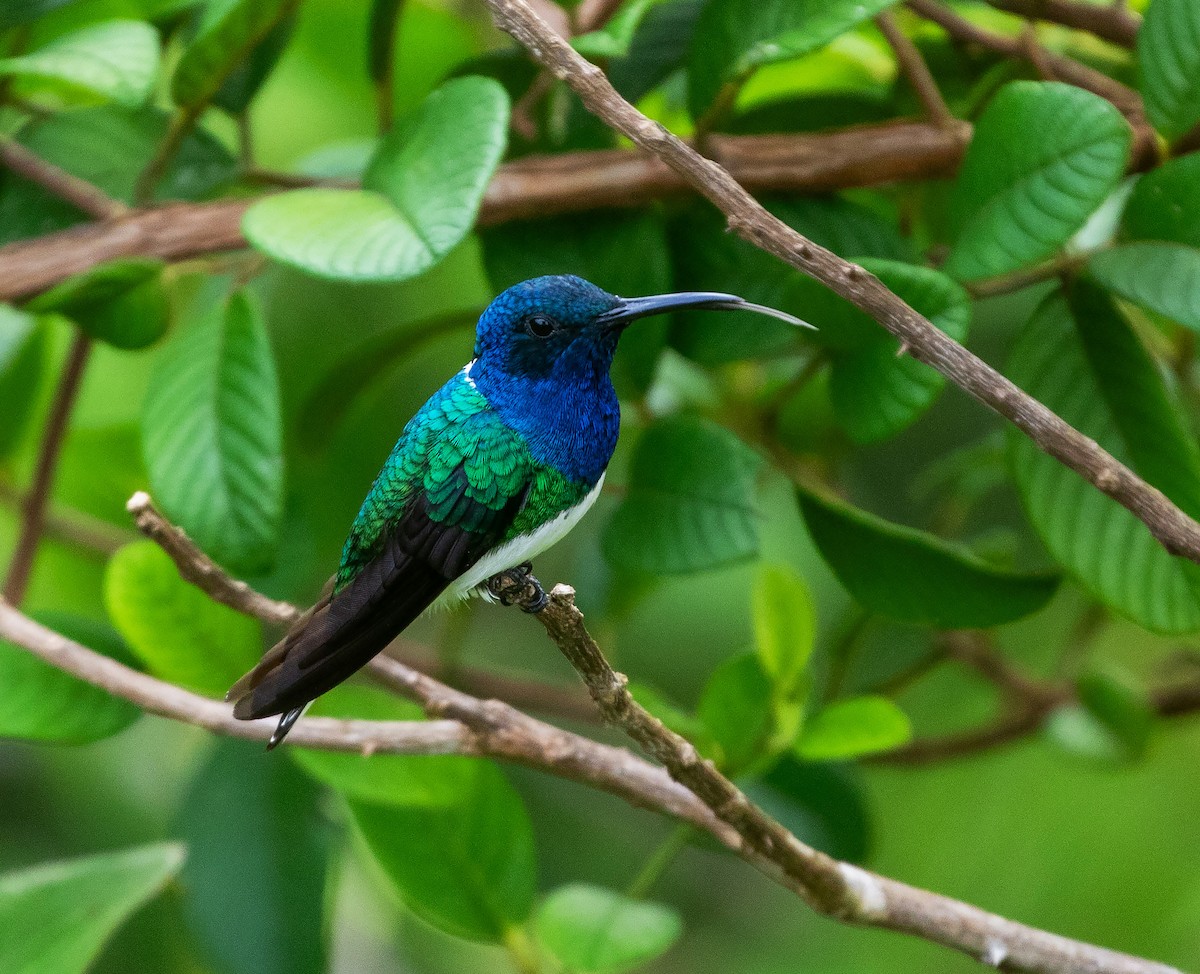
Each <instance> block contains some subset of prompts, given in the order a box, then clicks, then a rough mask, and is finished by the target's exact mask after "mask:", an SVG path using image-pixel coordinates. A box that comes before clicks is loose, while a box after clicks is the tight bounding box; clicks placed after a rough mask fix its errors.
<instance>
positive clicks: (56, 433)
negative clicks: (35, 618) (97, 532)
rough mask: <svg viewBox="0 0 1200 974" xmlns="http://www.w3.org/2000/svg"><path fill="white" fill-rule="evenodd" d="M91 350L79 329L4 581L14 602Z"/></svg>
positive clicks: (20, 594) (25, 579)
mask: <svg viewBox="0 0 1200 974" xmlns="http://www.w3.org/2000/svg"><path fill="white" fill-rule="evenodd" d="M91 350H92V340H91V339H90V338H89V337H88V336H87V335H85V334H83V332H81V331H76V332H75V337H74V338H73V339H72V340H71V348H70V350H69V351H68V352H67V361H66V364H65V365H64V367H63V374H62V378H61V379H59V382H58V389H57V390H56V391H55V393H54V401H53V402H52V403H51V405H50V415H49V417H47V419H46V429H45V431H44V432H43V433H42V442H41V446H40V447H39V448H38V457H37V466H36V467H35V468H34V472H33V483H32V484H31V485H30V487H29V493H28V494H27V495H26V498H25V506H24V511H23V512H22V515H23V516H22V520H21V533H20V535H19V536H18V537H17V546H16V548H15V549H14V551H13V556H12V561H11V562H9V566H8V577H7V578H6V579H5V581H4V598H5V599H7V600H8V601H9V602H11V603H12V604H13V605H20V604H21V602H22V600H23V599H24V598H25V589H26V587H27V586H28V585H29V575H30V572H31V571H32V570H33V562H34V559H35V558H36V557H37V549H38V542H40V541H41V538H42V529H43V528H44V527H45V523H46V508H47V506H48V505H49V503H50V491H51V489H52V488H53V486H54V472H55V470H56V469H57V467H58V457H59V454H60V453H61V452H62V445H63V438H64V437H65V436H66V433H67V423H68V422H69V420H70V418H71V409H72V408H73V407H74V405H75V399H76V397H77V396H78V395H79V386H80V384H81V383H82V381H83V372H84V369H85V368H86V367H87V360H88V355H89V354H90V353H91Z"/></svg>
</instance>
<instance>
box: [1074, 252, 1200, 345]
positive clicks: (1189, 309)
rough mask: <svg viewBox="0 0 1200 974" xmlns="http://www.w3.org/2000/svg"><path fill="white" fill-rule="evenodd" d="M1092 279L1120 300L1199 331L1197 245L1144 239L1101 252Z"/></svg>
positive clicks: (1199, 263) (1091, 264) (1093, 261)
mask: <svg viewBox="0 0 1200 974" xmlns="http://www.w3.org/2000/svg"><path fill="white" fill-rule="evenodd" d="M1088 272H1089V273H1090V274H1091V276H1092V277H1093V278H1095V279H1096V280H1097V281H1099V282H1100V283H1101V284H1103V285H1104V286H1105V287H1107V288H1108V289H1109V290H1112V291H1115V292H1116V293H1117V294H1119V295H1121V297H1123V298H1127V299H1128V300H1130V301H1132V302H1134V304H1140V305H1141V306H1142V307H1143V308H1149V309H1150V310H1151V311H1157V312H1158V313H1159V314H1161V315H1165V316H1166V317H1168V318H1171V319H1172V320H1174V321H1178V322H1179V323H1180V324H1181V325H1186V326H1187V327H1188V328H1191V329H1193V330H1195V331H1200V246H1188V245H1187V244H1181V243H1171V242H1168V241H1159V240H1144V241H1137V242H1135V243H1127V244H1122V245H1121V246H1119V247H1114V248H1113V249H1112V250H1105V251H1101V252H1100V253H1098V254H1096V255H1095V256H1094V257H1093V258H1092V259H1091V261H1089V263H1088Z"/></svg>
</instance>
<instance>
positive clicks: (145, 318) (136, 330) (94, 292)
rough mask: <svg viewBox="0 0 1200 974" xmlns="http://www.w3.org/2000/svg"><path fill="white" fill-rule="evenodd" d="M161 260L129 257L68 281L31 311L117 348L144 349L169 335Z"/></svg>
mask: <svg viewBox="0 0 1200 974" xmlns="http://www.w3.org/2000/svg"><path fill="white" fill-rule="evenodd" d="M165 266H166V265H165V264H164V263H163V262H162V261H160V260H150V259H148V258H140V257H129V258H125V259H123V260H114V261H110V262H109V263H107V264H101V265H99V266H98V267H93V268H92V269H91V270H89V271H85V272H84V273H82V274H77V275H76V276H75V277H71V278H68V279H67V280H65V281H63V282H62V283H61V284H58V285H56V286H55V287H53V288H51V289H50V290H49V291H47V292H45V293H44V294H41V295H39V296H38V297H36V298H35V299H34V300H32V301H30V302H29V304H28V305H27V307H28V308H29V310H31V311H37V312H42V313H46V312H56V313H57V314H61V315H64V316H65V317H67V318H70V319H71V320H72V321H73V322H75V324H77V325H78V326H79V327H80V328H81V329H82V330H83V331H84V332H86V333H87V334H88V335H90V336H91V337H92V338H95V339H98V340H99V341H102V342H107V343H108V344H109V345H112V346H113V347H115V348H124V349H137V348H145V347H146V346H147V345H152V344H154V342H156V341H158V339H160V338H161V337H162V336H163V334H164V333H165V332H166V330H167V324H168V323H169V320H170V311H171V309H170V302H169V300H168V299H167V292H166V290H165V288H164V287H163V280H162V271H163V268H164V267H165Z"/></svg>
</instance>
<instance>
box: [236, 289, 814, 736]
mask: <svg viewBox="0 0 1200 974" xmlns="http://www.w3.org/2000/svg"><path fill="white" fill-rule="evenodd" d="M684 309H708V310H716V311H753V312H757V313H759V314H765V315H770V316H772V317H775V318H781V319H783V320H785V321H787V322H789V323H791V324H794V325H800V326H804V327H812V326H811V325H807V324H806V323H805V322H803V321H800V320H799V319H797V318H793V317H792V316H791V315H788V314H785V313H784V312H781V311H777V310H775V309H773V308H768V307H763V306H762V305H757V304H751V303H749V302H747V301H745V300H744V299H742V298H739V297H737V296H736V295H732V294H722V293H718V292H707V291H687V292H681V293H673V294H657V295H653V296H650V297H641V298H621V297H617V296H616V295H615V294H610V293H609V292H607V291H605V290H603V289H601V288H599V287H597V286H596V285H594V284H591V283H589V282H588V281H585V280H583V279H582V278H580V277H575V276H573V275H554V276H547V277H537V278H533V279H532V280H528V281H524V282H522V283H520V284H516V285H514V286H512V287H510V288H508V290H506V291H504V292H503V293H501V294H500V295H499V296H498V297H497V298H495V300H493V301H492V303H491V304H490V305H488V307H487V308H486V310H485V311H484V312H483V314H482V315H481V316H480V318H479V323H478V327H477V329H476V337H475V353H474V357H473V358H472V359H471V361H470V362H468V363H467V365H466V366H465V367H464V368H463V369H462V370H461V371H459V372H458V373H457V374H455V375H454V376H453V377H452V378H451V379H450V380H449V381H448V382H447V383H446V384H445V385H443V386H442V387H441V388H440V389H439V390H438V391H437V392H435V393H434V394H433V395H432V396H431V397H430V398H429V400H428V401H427V402H426V403H425V405H424V406H422V407H421V408H420V409H419V410H418V411H417V413H416V415H414V416H413V418H412V419H411V420H410V421H409V422H408V424H407V425H406V426H405V427H404V430H403V432H402V433H401V434H400V439H399V440H398V441H397V443H396V445H395V447H394V448H393V450H392V452H391V454H390V455H389V456H388V458H387V460H386V461H385V463H384V465H383V469H382V470H381V471H380V473H379V475H378V477H377V478H376V479H375V482H374V485H373V486H372V487H371V490H370V492H369V493H368V494H367V497H366V499H365V500H364V501H363V504H362V508H361V510H359V512H358V516H357V517H356V518H355V519H354V523H353V525H352V526H351V528H350V534H349V536H348V537H347V539H346V543H345V547H344V548H343V551H342V558H341V563H340V565H339V567H338V570H337V573H336V575H335V576H334V578H333V580H332V586H331V587H329V588H328V591H327V594H325V595H324V596H323V597H322V598H321V599H320V600H319V601H318V602H317V603H316V605H314V606H313V607H312V608H311V609H310V610H309V611H308V612H306V613H305V614H304V616H303V617H302V618H301V619H300V620H299V622H297V623H296V625H295V626H294V627H293V628H292V629H291V631H290V632H288V633H287V635H286V636H285V637H284V638H283V639H282V640H281V641H280V642H279V643H278V644H277V645H276V646H274V647H273V648H272V649H270V650H269V651H268V652H267V653H266V654H265V655H264V656H263V658H262V661H261V662H260V663H259V664H258V665H257V666H256V667H255V668H254V669H253V670H251V671H250V672H249V673H247V674H246V675H245V676H244V677H242V678H241V679H240V680H239V681H238V682H237V683H236V684H234V686H233V687H232V688H231V689H230V691H229V693H228V694H227V695H226V699H229V700H234V701H236V703H235V705H234V715H235V716H236V717H238V718H239V719H242V720H257V719H259V718H263V717H272V716H276V715H280V719H279V723H278V726H277V727H276V730H275V732H274V734H273V735H272V737H271V740H270V743H269V744H268V748H273V747H275V746H276V745H278V744H279V743H280V741H282V740H283V739H284V737H285V736H286V735H287V733H288V731H289V730H290V729H291V728H292V725H293V724H294V723H295V722H296V720H297V718H299V716H300V714H301V713H302V712H303V711H304V708H305V707H306V706H307V705H308V704H309V703H310V702H311V701H312V700H314V699H316V698H317V697H318V696H320V695H321V694H323V693H325V692H326V691H328V690H331V689H332V688H333V687H335V686H337V685H338V684H339V683H341V682H342V681H343V680H346V679H347V678H348V677H350V676H351V675H352V674H353V673H355V672H356V671H357V670H359V669H361V668H362V667H363V666H365V665H366V664H367V663H368V662H369V661H370V660H371V659H372V658H373V657H374V656H376V655H377V654H378V653H380V652H381V651H382V650H383V649H384V647H386V646H387V645H388V643H390V642H391V641H392V640H393V639H394V638H395V637H396V636H397V635H399V634H400V632H401V631H403V630H404V629H405V627H407V626H408V625H409V624H410V623H411V622H412V621H413V620H414V619H416V618H417V617H418V616H419V615H420V614H421V613H422V612H424V611H425V610H426V609H427V608H429V607H430V606H432V605H434V604H435V603H436V604H449V603H453V602H455V601H458V600H461V599H465V598H467V597H470V596H472V595H476V594H478V595H483V596H485V597H487V592H486V582H487V581H488V579H490V578H491V577H493V576H495V575H497V574H499V573H502V572H504V571H508V570H511V569H513V568H515V567H517V566H520V565H522V564H523V563H526V562H528V561H529V559H531V558H533V557H534V556H535V555H537V554H539V553H541V552H542V551H545V550H546V549H547V548H548V547H550V546H551V545H552V544H554V543H555V542H556V541H558V540H559V539H561V538H562V537H563V536H564V535H566V534H567V532H569V531H570V530H571V529H572V528H573V527H574V526H575V525H576V524H577V523H578V522H579V520H580V518H582V517H583V515H584V514H585V513H586V512H587V510H588V508H590V507H591V506H592V504H594V503H595V501H596V498H597V496H598V495H599V493H600V489H601V487H602V486H603V484H604V474H605V470H606V468H607V467H608V463H609V460H611V459H612V455H613V450H614V448H615V447H616V443H617V433H618V429H619V426H620V405H619V403H618V401H617V394H616V391H615V390H614V389H613V384H612V380H611V378H610V375H609V371H610V368H611V366H612V361H613V354H614V353H615V351H616V348H617V341H618V339H619V338H620V336H621V333H622V331H624V329H625V328H626V327H627V326H628V325H629V324H630V323H632V322H634V321H636V320H638V319H639V318H644V317H647V316H649V315H657V314H663V313H667V312H673V311H681V310H684Z"/></svg>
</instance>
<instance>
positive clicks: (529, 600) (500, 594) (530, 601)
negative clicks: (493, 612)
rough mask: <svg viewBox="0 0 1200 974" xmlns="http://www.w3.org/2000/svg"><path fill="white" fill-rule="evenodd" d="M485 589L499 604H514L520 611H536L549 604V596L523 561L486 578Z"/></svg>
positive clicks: (528, 563)
mask: <svg viewBox="0 0 1200 974" xmlns="http://www.w3.org/2000/svg"><path fill="white" fill-rule="evenodd" d="M487 590H488V592H489V593H490V594H491V596H492V597H493V598H494V599H495V600H496V601H497V602H499V603H500V604H501V605H515V606H516V607H517V608H518V609H520V610H521V611H522V612H531V613H537V612H541V611H542V609H544V608H546V606H547V605H549V604H550V596H549V595H547V594H546V590H545V589H544V588H542V583H541V582H539V581H538V580H537V578H536V577H535V576H534V574H533V565H532V564H531V563H530V562H528V561H527V562H524V563H523V564H520V565H517V566H515V567H513V568H509V569H506V570H505V571H502V572H500V573H499V574H497V575H493V576H492V577H491V578H489V579H488V582H487Z"/></svg>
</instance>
